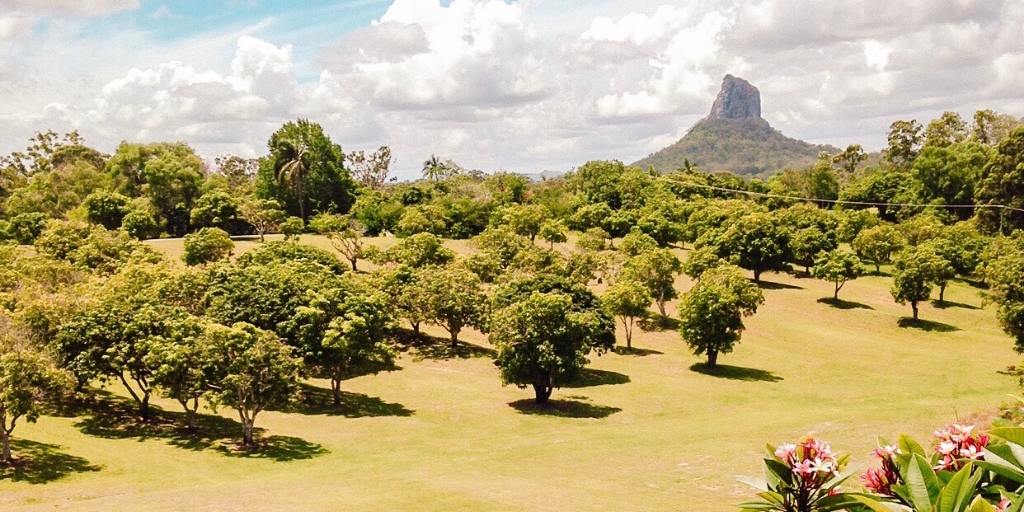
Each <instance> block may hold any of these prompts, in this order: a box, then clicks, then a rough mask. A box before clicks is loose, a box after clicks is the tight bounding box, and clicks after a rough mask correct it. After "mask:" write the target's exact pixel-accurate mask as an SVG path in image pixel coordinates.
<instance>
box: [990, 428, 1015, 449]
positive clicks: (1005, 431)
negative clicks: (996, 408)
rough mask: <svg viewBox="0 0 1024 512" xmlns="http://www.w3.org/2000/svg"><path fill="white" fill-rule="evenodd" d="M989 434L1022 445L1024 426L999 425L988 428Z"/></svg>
mask: <svg viewBox="0 0 1024 512" xmlns="http://www.w3.org/2000/svg"><path fill="white" fill-rule="evenodd" d="M989 434H992V435H993V436H996V437H998V438H1000V439H1005V440H1006V441H1007V442H1010V443H1013V444H1016V445H1024V427H999V428H994V429H992V430H990V431H989Z"/></svg>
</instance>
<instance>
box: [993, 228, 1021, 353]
mask: <svg viewBox="0 0 1024 512" xmlns="http://www.w3.org/2000/svg"><path fill="white" fill-rule="evenodd" d="M986 256H987V257H986V258H985V259H986V264H985V269H984V275H985V283H986V284H988V286H989V290H990V292H991V294H992V297H993V298H994V301H995V303H996V304H998V306H999V311H998V316H999V322H1000V323H1001V324H1002V326H1003V330H1005V331H1006V333H1007V334H1009V335H1011V336H1013V338H1014V340H1015V342H1016V343H1015V345H1014V348H1015V349H1016V350H1017V352H1024V231H1017V232H1016V234H1015V236H1014V237H1012V238H1011V237H999V238H997V239H996V240H995V241H994V242H993V243H992V246H991V247H990V248H989V250H988V252H987V254H986Z"/></svg>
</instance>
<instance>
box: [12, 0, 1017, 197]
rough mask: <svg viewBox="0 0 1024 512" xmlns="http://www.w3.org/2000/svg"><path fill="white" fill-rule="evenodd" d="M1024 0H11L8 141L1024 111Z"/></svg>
mask: <svg viewBox="0 0 1024 512" xmlns="http://www.w3.org/2000/svg"><path fill="white" fill-rule="evenodd" d="M1021 27H1024V2H1022V1H1020V0H751V1H742V0H713V1H712V0H708V1H703V0H695V1H675V2H672V1H667V0H654V1H648V0H630V1H628V2H624V1H621V0H518V1H514V0H350V1H334V2H330V1H324V0H305V1H303V2H294V1H270V0H184V1H166V0H0V152H8V151H12V150H15V149H19V148H22V147H24V146H25V145H26V142H27V139H28V137H29V136H31V135H32V133H34V132H35V131H38V130H44V129H53V130H55V131H58V132H63V131H69V130H72V129H77V130H78V131H79V132H80V133H81V134H82V136H83V137H84V138H85V139H86V142H87V143H89V144H90V145H93V146H95V147H97V148H99V149H101V150H103V151H107V152H111V151H113V150H114V148H116V146H117V144H118V143H119V142H120V141H122V140H129V141H137V142H151V141H163V140H180V141H184V142H187V143H189V144H190V145H192V147H194V148H195V149H196V151H198V152H199V153H200V154H201V155H202V156H203V157H204V158H207V159H209V160H212V159H213V158H214V157H216V156H219V155H223V154H229V153H230V154H238V155H241V156H246V157H254V156H259V155H262V154H265V153H266V141H267V139H268V138H269V136H270V134H271V133H273V131H274V130H275V129H276V128H278V127H279V126H280V125H281V124H282V123H284V122H286V121H288V120H291V119H296V118H300V117H302V118H308V119H311V120H314V121H316V122H319V123H320V124H322V125H323V126H324V128H325V130H326V131H327V132H328V134H329V135H330V136H331V137H332V139H333V140H334V141H335V142H337V143H338V144H340V145H341V146H342V147H343V149H344V150H346V151H351V150H355V149H366V150H373V149H375V148H376V147H378V146H380V145H388V146H390V147H391V148H392V150H393V154H394V164H393V169H394V172H395V174H396V175H397V176H398V177H400V178H413V177H415V176H417V175H418V173H419V170H420V169H421V167H422V162H423V161H424V160H425V159H426V158H428V157H429V156H430V155H431V154H437V155H439V156H440V157H441V158H443V159H453V160H455V161H456V162H458V163H459V164H461V165H462V166H464V167H467V168H474V169H481V170H484V171H499V170H504V171H517V172H539V171H545V170H549V171H566V170H569V169H571V168H573V167H574V166H577V165H580V164H582V163H584V162H586V161H588V160H593V159H620V160H623V161H626V162H631V161H634V160H637V159H639V158H641V157H643V156H646V155H647V154H649V153H651V152H653V151H656V150H657V149H659V148H661V147H664V146H666V145H668V144H670V143H672V142H674V141H675V140H677V139H678V138H679V137H681V136H682V135H684V134H685V133H686V130H687V129H688V128H689V127H690V126H692V125H693V123H695V122H696V121H698V120H699V119H700V118H702V117H703V116H705V115H707V112H708V110H709V109H710V107H711V102H712V101H713V99H714V96H715V94H716V93H717V90H718V88H719V86H720V84H721V80H722V77H723V76H724V75H725V74H726V73H731V74H734V75H737V76H740V77H743V78H746V79H747V80H749V81H750V82H752V83H753V84H754V85H756V86H757V87H758V88H759V89H760V90H761V100H762V105H763V116H764V117H765V118H766V119H767V120H768V121H769V122H770V123H772V125H773V126H774V127H776V128H778V129H779V130H781V131H782V132H783V133H785V134H787V135H789V136H792V137H797V138H801V139H804V140H808V141H810V142H815V143H829V144H833V145H835V146H845V145H846V144H850V143H860V144H863V145H864V146H865V147H866V148H867V149H869V150H875V149H879V148H881V147H882V146H883V144H884V142H885V131H886V128H887V127H888V125H889V123H890V122H891V121H893V120H895V119H907V118H916V119H919V120H922V121H926V120H928V119H931V118H933V117H936V116H937V115H938V114H939V113H941V112H942V111H945V110H955V111H958V112H960V113H962V114H964V115H965V116H969V115H970V114H971V113H972V112H973V111H974V110H976V109H978V108H992V109H995V110H998V111H1001V112H1005V113H1009V114H1013V115H1016V116H1022V115H1024V94H1022V88H1021V86H1022V84H1024V38H1021V37H1020V30H1021Z"/></svg>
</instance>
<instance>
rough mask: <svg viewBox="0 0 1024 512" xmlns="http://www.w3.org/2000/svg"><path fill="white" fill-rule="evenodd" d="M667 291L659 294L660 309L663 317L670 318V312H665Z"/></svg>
mask: <svg viewBox="0 0 1024 512" xmlns="http://www.w3.org/2000/svg"><path fill="white" fill-rule="evenodd" d="M666 302H668V301H666V300H665V292H664V291H662V292H661V293H659V294H658V311H660V312H661V318H668V313H666V312H665V303H666Z"/></svg>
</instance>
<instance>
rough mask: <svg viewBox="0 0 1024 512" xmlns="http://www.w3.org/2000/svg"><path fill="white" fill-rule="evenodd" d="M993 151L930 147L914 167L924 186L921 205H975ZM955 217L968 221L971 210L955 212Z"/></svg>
mask: <svg viewBox="0 0 1024 512" xmlns="http://www.w3.org/2000/svg"><path fill="white" fill-rule="evenodd" d="M989 151H990V150H989V149H988V148H987V147H986V146H983V145H981V144H979V143H977V142H962V143H958V144H953V145H946V146H937V147H933V146H926V147H925V148H924V149H923V150H922V151H921V154H920V155H918V157H917V159H916V160H914V164H913V167H912V173H913V176H914V177H915V178H916V179H917V182H918V183H919V184H920V188H919V191H918V194H919V199H918V201H919V202H922V203H931V204H940V205H941V204H958V205H970V204H974V195H975V188H976V186H977V183H978V180H979V178H980V177H981V170H982V168H983V167H984V166H985V164H986V162H988V159H989ZM951 211H952V213H954V214H956V215H958V216H959V217H960V219H961V220H962V219H967V218H969V217H970V216H971V215H972V214H973V211H972V209H970V208H955V209H952V210H951Z"/></svg>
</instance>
